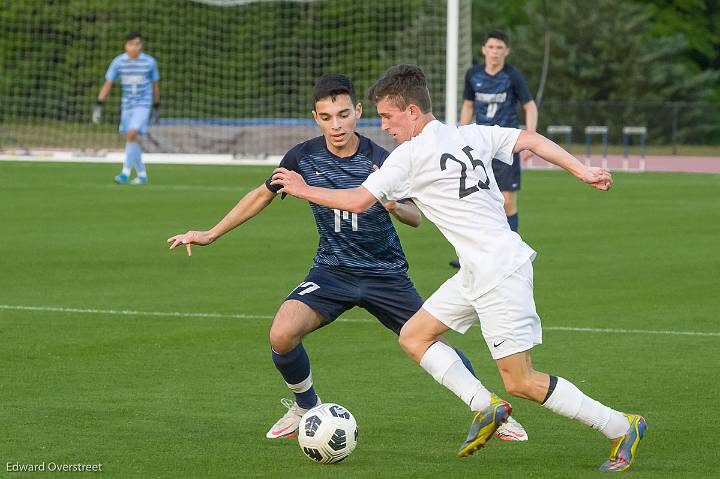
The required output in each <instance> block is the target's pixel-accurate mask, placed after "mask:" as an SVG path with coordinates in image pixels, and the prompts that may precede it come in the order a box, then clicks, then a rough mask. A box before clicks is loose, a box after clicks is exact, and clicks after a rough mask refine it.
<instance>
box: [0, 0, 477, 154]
mask: <svg viewBox="0 0 720 479" xmlns="http://www.w3.org/2000/svg"><path fill="white" fill-rule="evenodd" d="M458 3H459V15H458V18H459V23H458V32H459V34H458V36H459V41H458V45H459V48H458V51H457V54H456V59H455V60H454V61H455V62H456V63H457V66H458V71H459V72H463V71H464V70H465V68H466V67H467V66H468V65H469V64H470V61H471V51H472V45H471V35H470V33H471V32H470V13H471V12H470V8H471V5H470V4H471V2H470V0H460V1H459V2H458ZM446 8H447V5H446V1H444V0H373V1H357V0H328V1H325V0H315V1H313V0H294V1H273V0H264V1H260V0H124V1H122V2H115V1H106V0H65V1H60V2H58V1H49V0H24V1H18V2H6V5H5V6H4V7H3V8H2V9H1V10H0V31H2V32H3V35H2V37H0V64H2V65H3V70H4V71H3V74H2V75H0V102H1V103H2V109H1V110H0V149H3V150H6V151H8V150H12V149H15V150H36V149H46V148H58V149H69V150H75V151H77V150H85V151H90V152H97V151H102V150H111V149H116V148H122V145H123V139H122V138H121V137H120V135H119V134H118V132H117V130H118V121H119V114H120V95H121V91H120V87H119V85H117V84H116V85H115V86H114V87H113V90H112V92H111V94H110V96H109V97H108V99H107V101H106V102H105V106H104V109H103V116H102V120H101V122H100V124H98V125H93V124H92V123H91V121H90V120H91V111H92V108H93V105H94V103H95V99H96V97H97V95H98V92H99V90H100V87H101V86H102V83H103V81H104V76H105V72H106V70H107V68H108V66H109V64H110V62H111V61H112V59H113V58H114V57H115V56H117V55H119V54H121V53H123V49H124V41H125V37H126V35H127V34H128V33H129V32H140V33H141V34H142V36H143V38H144V52H145V53H147V54H149V55H152V56H153V57H155V59H156V60H157V64H158V67H159V71H160V83H159V85H160V95H161V115H160V120H159V122H158V123H156V124H153V125H151V127H150V130H149V132H150V134H149V135H148V136H147V137H146V138H144V139H143V146H144V148H145V150H146V151H149V152H167V153H203V154H206V153H222V154H232V155H236V156H238V157H257V156H264V155H277V154H282V153H284V152H285V151H286V150H287V149H288V148H290V147H292V146H293V145H294V144H296V143H298V142H300V141H302V140H304V139H307V138H310V137H312V136H316V135H318V134H319V130H318V129H317V128H316V127H315V125H314V123H313V122H312V117H311V115H310V111H311V109H312V99H311V95H312V88H313V84H314V82H315V80H316V79H317V78H318V77H319V76H321V75H323V74H327V73H342V74H345V75H348V76H349V77H350V78H352V79H353V81H354V82H355V86H356V88H357V90H358V94H359V96H360V97H361V98H364V96H365V91H366V90H367V88H368V87H369V86H370V85H371V84H372V83H373V82H374V81H375V80H376V79H377V78H379V76H380V75H381V74H382V73H383V72H384V71H385V70H386V69H387V68H389V67H390V66H392V65H394V64H397V63H414V64H417V65H420V66H421V67H422V68H423V69H424V70H425V72H426V74H427V76H428V81H429V85H430V90H431V95H432V98H433V108H434V111H435V113H436V116H438V117H439V118H445V110H446V108H445V98H446V91H445V88H446V83H445V79H446V25H447V22H446ZM456 83H457V90H456V91H455V95H456V96H457V98H460V95H459V94H458V92H459V91H460V88H461V82H460V81H458V82H456ZM364 103H365V105H364V106H365V110H364V119H363V120H362V121H361V123H360V130H361V132H363V133H364V134H367V135H369V136H371V137H373V138H376V139H378V140H379V141H381V142H383V144H386V145H388V141H387V139H385V138H384V136H383V135H382V134H381V132H380V131H379V129H378V124H379V122H378V121H377V120H376V119H375V118H376V115H375V111H374V108H373V106H372V105H371V104H368V102H364ZM388 146H391V145H388Z"/></svg>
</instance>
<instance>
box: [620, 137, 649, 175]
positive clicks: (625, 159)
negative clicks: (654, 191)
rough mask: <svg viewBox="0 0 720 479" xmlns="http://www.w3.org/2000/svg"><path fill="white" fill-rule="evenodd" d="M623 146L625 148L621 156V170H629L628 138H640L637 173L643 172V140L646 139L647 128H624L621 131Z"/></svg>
mask: <svg viewBox="0 0 720 479" xmlns="http://www.w3.org/2000/svg"><path fill="white" fill-rule="evenodd" d="M622 132H623V145H624V147H625V149H624V154H623V170H629V169H630V159H629V156H630V137H631V136H633V135H636V136H639V137H640V163H639V165H638V170H639V171H645V138H646V137H647V128H646V127H644V126H626V127H623V129H622Z"/></svg>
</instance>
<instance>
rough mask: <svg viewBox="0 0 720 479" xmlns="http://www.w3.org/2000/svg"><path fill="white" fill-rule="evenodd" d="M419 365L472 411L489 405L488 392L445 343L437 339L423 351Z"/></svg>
mask: <svg viewBox="0 0 720 479" xmlns="http://www.w3.org/2000/svg"><path fill="white" fill-rule="evenodd" d="M420 366H421V367H422V368H423V369H424V370H425V371H427V372H428V373H430V375H431V376H432V377H433V378H435V380H436V381H437V382H439V383H440V384H442V385H443V386H445V387H446V388H448V389H449V390H450V391H452V392H453V393H455V395H456V396H457V397H459V398H460V399H462V400H463V402H464V403H465V404H467V405H468V406H470V409H471V410H473V411H481V410H483V409H485V408H486V407H488V406H489V405H490V392H489V391H488V390H487V389H485V386H483V385H482V383H480V381H479V380H478V379H477V378H476V377H475V376H473V375H472V373H471V372H470V371H468V369H467V368H466V367H465V365H464V364H463V362H462V360H461V359H460V356H458V354H457V353H456V352H455V350H454V349H453V348H451V347H450V346H448V345H447V344H444V343H441V342H440V341H437V342H435V343H433V345H432V346H430V347H429V348H428V350H427V351H425V354H424V355H423V357H422V359H420Z"/></svg>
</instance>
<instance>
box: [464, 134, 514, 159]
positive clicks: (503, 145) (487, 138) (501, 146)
mask: <svg viewBox="0 0 720 479" xmlns="http://www.w3.org/2000/svg"><path fill="white" fill-rule="evenodd" d="M463 128H472V129H473V131H472V132H471V134H472V135H477V137H478V141H480V142H482V143H484V144H486V145H490V152H491V155H492V158H493V159H494V160H500V161H502V162H503V163H506V164H508V165H512V164H513V148H515V143H517V139H518V136H520V132H521V131H522V130H518V129H517V128H502V127H500V126H497V125H496V126H485V125H468V126H466V127H463Z"/></svg>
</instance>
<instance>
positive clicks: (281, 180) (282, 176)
mask: <svg viewBox="0 0 720 479" xmlns="http://www.w3.org/2000/svg"><path fill="white" fill-rule="evenodd" d="M270 184H272V185H281V186H282V188H281V189H280V190H278V193H287V194H288V195H293V196H295V197H297V198H302V193H303V191H304V189H305V188H307V183H305V180H304V179H303V177H302V176H300V174H299V173H297V172H295V171H291V170H288V169H287V168H275V171H273V176H272V181H271V182H270Z"/></svg>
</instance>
